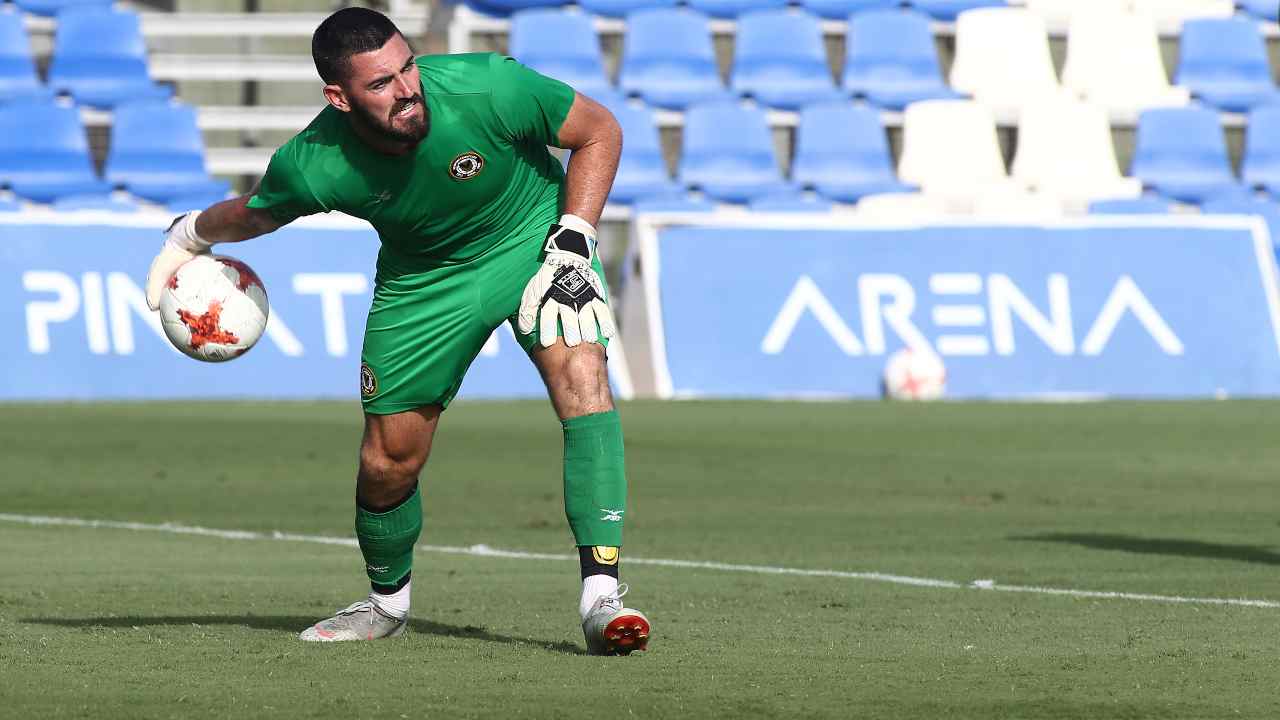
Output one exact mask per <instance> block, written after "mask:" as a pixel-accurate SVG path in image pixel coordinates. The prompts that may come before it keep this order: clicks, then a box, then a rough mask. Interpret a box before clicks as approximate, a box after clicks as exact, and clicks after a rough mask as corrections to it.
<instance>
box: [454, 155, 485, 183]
mask: <svg viewBox="0 0 1280 720" xmlns="http://www.w3.org/2000/svg"><path fill="white" fill-rule="evenodd" d="M483 169H484V158H482V157H480V153H478V152H476V151H475V150H469V151H467V152H464V153H462V154H461V155H459V156H458V157H456V158H454V159H453V162H452V163H450V164H449V175H451V176H452V177H453V178H454V179H455V180H470V179H471V178H473V177H475V176H477V175H479V174H480V171H481V170H483Z"/></svg>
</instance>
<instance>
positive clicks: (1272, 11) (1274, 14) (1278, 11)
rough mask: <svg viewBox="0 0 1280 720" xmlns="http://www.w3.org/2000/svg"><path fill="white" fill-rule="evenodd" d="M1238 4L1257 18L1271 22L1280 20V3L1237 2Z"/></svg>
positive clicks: (1274, 1)
mask: <svg viewBox="0 0 1280 720" xmlns="http://www.w3.org/2000/svg"><path fill="white" fill-rule="evenodd" d="M1236 4H1237V5H1239V6H1240V9H1241V10H1244V11H1245V12H1247V13H1249V14H1250V15H1252V16H1254V17H1256V18H1261V19H1263V20H1270V21H1271V22H1276V21H1278V20H1280V3H1277V2H1276V0H1236Z"/></svg>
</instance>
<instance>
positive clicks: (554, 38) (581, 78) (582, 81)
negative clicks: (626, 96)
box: [510, 10, 613, 97]
mask: <svg viewBox="0 0 1280 720" xmlns="http://www.w3.org/2000/svg"><path fill="white" fill-rule="evenodd" d="M510 50H511V56H512V57H514V58H515V59H517V60H519V61H520V62H522V63H524V64H525V65H528V66H529V67H531V68H533V69H534V70H537V71H538V72H540V73H542V74H543V75H549V76H551V77H553V78H556V79H558V80H563V81H564V82H566V83H568V84H569V85H571V86H573V89H574V90H577V91H578V92H580V93H582V94H584V95H591V96H593V97H594V96H595V95H598V94H600V93H602V92H605V91H609V90H612V89H613V87H612V86H611V85H610V84H609V80H608V78H607V77H605V72H604V61H603V60H602V59H601V55H600V39H599V38H598V37H597V36H596V28H595V25H594V24H593V23H592V22H591V16H590V15H586V14H584V13H579V12H568V11H564V10H522V11H520V12H517V13H515V14H514V15H512V16H511V42H510Z"/></svg>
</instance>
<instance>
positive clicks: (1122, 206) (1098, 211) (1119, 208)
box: [1089, 196, 1173, 215]
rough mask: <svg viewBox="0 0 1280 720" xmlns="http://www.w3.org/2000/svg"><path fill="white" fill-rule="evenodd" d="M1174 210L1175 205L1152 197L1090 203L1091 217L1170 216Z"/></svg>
mask: <svg viewBox="0 0 1280 720" xmlns="http://www.w3.org/2000/svg"><path fill="white" fill-rule="evenodd" d="M1172 210H1173V203H1171V202H1169V201H1168V200H1165V199H1164V198H1158V197H1151V196H1144V197H1139V198H1131V199H1128V200H1095V201H1094V202H1091V203H1089V214H1090V215H1168V214H1169V213H1170V212H1171V211H1172Z"/></svg>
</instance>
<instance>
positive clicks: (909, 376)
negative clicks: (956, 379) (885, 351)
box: [884, 348, 947, 400]
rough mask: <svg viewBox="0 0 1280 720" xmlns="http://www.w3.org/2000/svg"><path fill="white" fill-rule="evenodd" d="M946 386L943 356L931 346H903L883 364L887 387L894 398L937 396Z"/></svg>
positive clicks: (913, 398) (936, 397)
mask: <svg viewBox="0 0 1280 720" xmlns="http://www.w3.org/2000/svg"><path fill="white" fill-rule="evenodd" d="M946 389H947V369H946V368H945V367H943V365H942V358H940V357H938V354H937V353H935V352H933V351H932V350H929V349H928V348H924V349H921V348H915V349H913V348H903V349H902V350H899V351H897V352H895V353H893V354H892V355H890V356H889V359H888V360H887V361H886V362H885V366H884V391H885V394H886V395H888V396H889V397H890V398H893V399H894V400H937V399H938V398H940V397H942V395H943V393H945V392H946Z"/></svg>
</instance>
